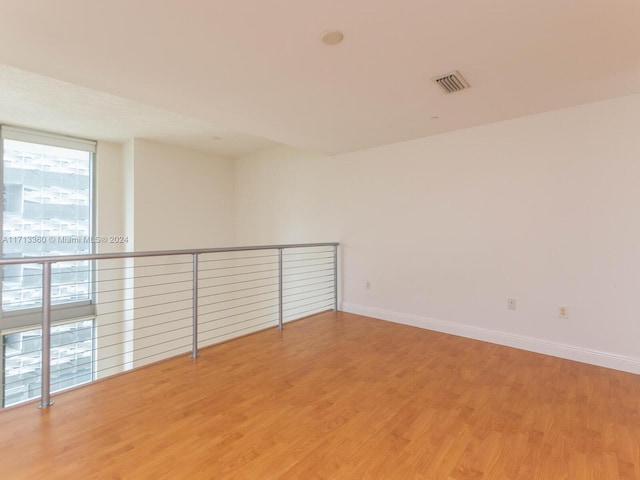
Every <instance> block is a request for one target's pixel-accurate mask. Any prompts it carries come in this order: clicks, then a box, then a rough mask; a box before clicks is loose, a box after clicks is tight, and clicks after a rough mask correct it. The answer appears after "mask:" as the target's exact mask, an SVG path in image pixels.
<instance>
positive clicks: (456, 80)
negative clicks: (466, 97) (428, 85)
mask: <svg viewBox="0 0 640 480" xmlns="http://www.w3.org/2000/svg"><path fill="white" fill-rule="evenodd" d="M433 81H434V82H436V83H437V84H438V85H440V86H441V87H442V89H443V90H444V91H445V93H454V92H459V91H460V90H464V89H465V88H469V84H468V83H467V81H466V80H465V79H464V78H463V77H462V75H460V72H458V71H457V70H456V71H455V72H451V73H447V74H446V75H440V76H439V77H436V78H434V79H433Z"/></svg>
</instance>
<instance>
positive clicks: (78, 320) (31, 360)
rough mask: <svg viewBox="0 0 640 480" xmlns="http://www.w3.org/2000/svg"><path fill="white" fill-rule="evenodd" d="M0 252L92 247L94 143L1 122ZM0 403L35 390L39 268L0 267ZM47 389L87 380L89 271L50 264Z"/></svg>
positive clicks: (12, 254) (81, 264)
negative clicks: (0, 201)
mask: <svg viewBox="0 0 640 480" xmlns="http://www.w3.org/2000/svg"><path fill="white" fill-rule="evenodd" d="M1 133H2V143H1V146H2V182H3V208H2V231H3V236H2V243H1V244H0V248H1V250H2V257H3V258H5V259H6V258H29V257H41V256H59V255H80V254H88V253H92V251H93V242H92V238H93V237H92V235H93V218H92V217H93V215H92V211H93V163H94V155H95V148H96V144H95V142H91V141H86V140H79V139H74V138H69V137H62V136H56V135H52V134H48V133H42V132H33V131H29V130H23V129H17V128H11V127H2V130H1ZM1 274H2V299H1V303H2V309H1V315H2V318H1V319H0V333H1V335H2V345H3V350H2V372H3V375H2V399H3V401H2V405H3V406H9V405H12V404H15V403H19V402H22V401H25V400H29V399H32V398H36V397H38V396H39V395H40V388H41V385H40V368H41V367H40V366H41V361H42V359H41V353H40V346H41V341H42V331H41V329H40V328H38V327H39V324H40V321H41V316H42V313H41V311H42V266H41V265H39V264H37V263H34V264H21V265H8V266H4V267H3V268H2V272H1ZM51 303H52V305H53V307H52V320H53V321H54V325H53V327H52V334H51V346H52V349H51V366H52V367H51V391H56V390H61V389H64V388H68V387H70V386H74V385H78V384H81V383H85V382H88V381H91V380H92V379H93V355H94V354H93V351H94V348H93V340H92V339H93V316H94V306H93V269H92V264H91V262H89V261H77V262H61V263H54V264H52V272H51Z"/></svg>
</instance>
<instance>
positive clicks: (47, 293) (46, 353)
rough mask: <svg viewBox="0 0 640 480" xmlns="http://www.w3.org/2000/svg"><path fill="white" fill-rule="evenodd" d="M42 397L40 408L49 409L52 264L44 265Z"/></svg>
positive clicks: (46, 263)
mask: <svg viewBox="0 0 640 480" xmlns="http://www.w3.org/2000/svg"><path fill="white" fill-rule="evenodd" d="M40 382H41V383H42V395H41V397H40V404H39V405H38V408H47V407H48V406H50V405H52V404H53V402H52V401H51V262H45V263H43V264H42V369H41V372H40Z"/></svg>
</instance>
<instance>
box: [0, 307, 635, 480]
mask: <svg viewBox="0 0 640 480" xmlns="http://www.w3.org/2000/svg"><path fill="white" fill-rule="evenodd" d="M54 400H55V405H53V406H52V407H51V408H49V409H46V410H38V409H37V408H36V407H35V405H34V404H29V405H25V406H22V407H19V408H14V409H7V410H5V411H3V412H0V455H1V457H0V458H1V460H0V478H2V479H4V480H9V479H29V480H33V479H47V480H52V479H83V480H84V479H93V478H96V479H154V480H155V479H216V480H217V479H242V480H251V479H261V480H267V479H303V480H310V479H349V480H351V479H384V480H394V479H399V480H409V479H434V480H461V479H494V480H496V479H527V480H531V479H540V480H559V479H579V480H586V479H603V480H615V479H640V376H636V375H632V374H628V373H623V372H618V371H614V370H608V369H605V368H599V367H594V366H589V365H585V364H580V363H576V362H571V361H567V360H561V359H557V358H553V357H547V356H543V355H538V354H534V353H529V352H523V351H519V350H514V349H510V348H506V347H501V346H497V345H492V344H488V343H482V342H477V341H474V340H468V339H463V338H459V337H454V336H451V335H444V334H440V333H434V332H430V331H426V330H420V329H416V328H412V327H407V326H402V325H395V324H391V323H387V322H383V321H379V320H373V319H370V318H366V317H361V316H357V315H350V314H344V313H338V314H336V313H332V312H330V313H326V314H322V315H319V316H315V317H311V318H308V319H305V320H301V321H299V322H295V323H292V324H289V325H287V326H286V328H285V330H284V331H283V332H277V331H276V330H275V329H273V330H269V331H265V332H261V333H258V334H255V335H251V336H248V337H245V338H242V339H239V340H236V341H233V342H229V343H226V344H222V345H218V346H215V347H213V348H209V349H206V350H203V351H202V352H201V356H200V358H198V359H197V360H195V361H194V360H191V359H189V358H187V357H180V358H176V359H172V360H169V361H167V362H164V363H160V364H157V365H153V366H150V367H146V368H144V369H140V370H137V371H133V372H131V373H128V374H124V375H121V376H118V377H114V378H111V379H108V380H105V381H102V382H98V383H95V384H93V385H89V386H86V387H83V388H79V389H77V390H73V391H69V392H66V393H63V394H59V395H56V396H55V397H54Z"/></svg>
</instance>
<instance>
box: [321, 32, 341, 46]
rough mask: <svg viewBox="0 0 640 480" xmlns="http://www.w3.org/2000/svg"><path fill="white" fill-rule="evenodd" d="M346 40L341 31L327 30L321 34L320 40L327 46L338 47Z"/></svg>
mask: <svg viewBox="0 0 640 480" xmlns="http://www.w3.org/2000/svg"><path fill="white" fill-rule="evenodd" d="M343 39H344V35H343V33H342V32H341V31H340V30H325V31H324V32H322V33H321V34H320V40H322V43H324V44H326V45H337V44H339V43H340V42H341V41H342V40H343Z"/></svg>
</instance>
